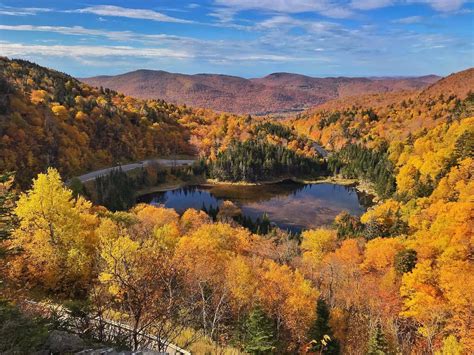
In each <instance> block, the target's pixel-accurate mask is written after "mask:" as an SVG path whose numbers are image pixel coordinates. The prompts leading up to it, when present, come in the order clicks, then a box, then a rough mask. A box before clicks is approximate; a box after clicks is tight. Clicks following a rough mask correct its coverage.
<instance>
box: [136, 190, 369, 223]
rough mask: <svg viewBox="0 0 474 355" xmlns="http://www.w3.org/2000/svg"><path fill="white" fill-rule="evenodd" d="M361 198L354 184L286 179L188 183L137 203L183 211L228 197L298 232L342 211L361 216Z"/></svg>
mask: <svg viewBox="0 0 474 355" xmlns="http://www.w3.org/2000/svg"><path fill="white" fill-rule="evenodd" d="M363 199H364V196H362V195H360V194H359V193H358V192H357V191H356V190H355V189H354V188H353V187H348V186H342V185H335V184H298V183H295V182H291V181H285V182H281V183H276V184H270V185H258V186H236V185H218V186H212V185H211V186H207V185H206V186H187V187H183V188H179V189H176V190H171V191H166V192H156V193H153V194H149V195H145V196H142V197H140V199H139V202H146V203H151V204H154V205H163V206H165V207H168V208H174V209H175V210H176V211H177V212H178V213H183V212H184V211H185V210H186V209H188V208H194V209H198V210H199V209H201V208H203V207H205V208H206V209H209V208H210V207H213V208H216V207H218V206H219V205H220V204H221V203H222V202H223V201H225V200H230V201H232V202H234V203H235V204H236V205H237V206H239V207H240V208H241V210H242V213H243V214H244V215H245V216H248V217H250V218H252V219H253V220H256V219H257V218H261V217H262V215H263V214H264V213H266V214H267V215H268V217H269V219H270V221H272V222H274V223H275V224H276V225H278V226H279V227H280V228H282V229H288V230H290V231H292V232H300V231H301V230H302V229H309V228H315V227H319V226H323V225H328V224H331V223H332V221H333V220H334V217H336V216H337V215H338V214H339V213H340V212H341V211H347V212H349V213H350V214H352V215H361V214H362V213H364V211H365V207H364V206H363V205H362V202H361V201H362V200H363ZM366 203H367V202H365V203H364V204H366Z"/></svg>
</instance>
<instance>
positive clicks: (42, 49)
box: [2, 42, 193, 59]
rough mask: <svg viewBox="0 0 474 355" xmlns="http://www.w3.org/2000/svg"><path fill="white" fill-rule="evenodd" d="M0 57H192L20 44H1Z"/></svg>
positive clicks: (137, 50)
mask: <svg viewBox="0 0 474 355" xmlns="http://www.w3.org/2000/svg"><path fill="white" fill-rule="evenodd" d="M2 55H4V56H8V57H15V56H23V55H42V56H55V57H72V58H76V57H77V58H79V57H99V58H105V57H114V56H119V57H140V58H163V57H168V58H175V59H187V58H192V57H193V55H192V54H191V53H189V52H186V51H184V50H181V51H177V50H176V49H172V50H171V49H168V48H136V47H130V46H68V45H51V46H47V45H35V44H22V43H11V42H4V43H2Z"/></svg>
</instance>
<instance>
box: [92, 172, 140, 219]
mask: <svg viewBox="0 0 474 355" xmlns="http://www.w3.org/2000/svg"><path fill="white" fill-rule="evenodd" d="M95 184H96V189H97V203H99V204H101V205H103V206H105V207H107V208H108V209H109V210H112V211H124V210H127V209H129V208H130V207H132V205H133V204H134V202H135V182H134V181H133V179H131V178H129V177H128V175H127V173H125V172H124V171H123V170H122V168H120V167H119V168H118V169H113V170H112V171H111V172H110V173H109V174H107V175H102V176H99V177H98V178H97V179H96V180H95Z"/></svg>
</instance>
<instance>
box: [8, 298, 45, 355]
mask: <svg viewBox="0 0 474 355" xmlns="http://www.w3.org/2000/svg"><path fill="white" fill-rule="evenodd" d="M48 330H49V329H48V322H47V320H45V319H39V318H28V317H26V316H24V315H23V314H22V313H21V312H20V311H19V310H18V308H16V307H14V306H13V305H12V304H10V303H9V302H7V301H3V300H0V353H2V354H30V353H32V352H35V351H39V350H41V348H42V347H43V345H44V344H45V342H46V339H47V337H48Z"/></svg>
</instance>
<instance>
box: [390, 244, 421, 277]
mask: <svg viewBox="0 0 474 355" xmlns="http://www.w3.org/2000/svg"><path fill="white" fill-rule="evenodd" d="M416 261H417V253H416V250H413V249H404V250H400V251H399V252H398V253H397V254H396V255H395V258H394V261H393V263H394V266H395V270H396V271H397V273H398V274H400V275H402V274H404V273H407V272H410V271H411V270H413V268H414V267H415V265H416Z"/></svg>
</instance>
